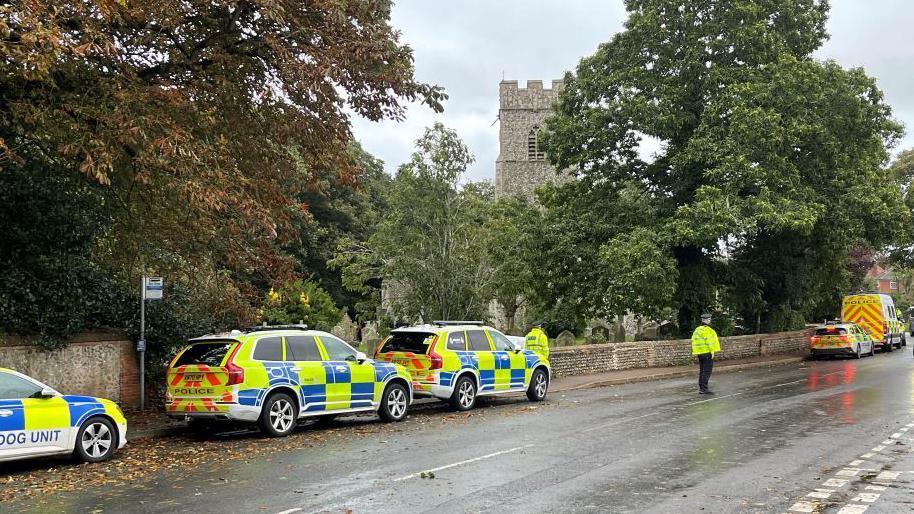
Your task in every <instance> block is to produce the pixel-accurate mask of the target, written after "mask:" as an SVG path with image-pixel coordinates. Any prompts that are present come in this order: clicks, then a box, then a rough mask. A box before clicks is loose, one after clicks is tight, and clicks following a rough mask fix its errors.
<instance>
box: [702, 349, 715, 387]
mask: <svg viewBox="0 0 914 514" xmlns="http://www.w3.org/2000/svg"><path fill="white" fill-rule="evenodd" d="M713 369H714V357H712V356H711V354H710V353H702V354H701V355H699V356H698V390H699V391H702V392H704V391H707V390H708V381H709V380H711V370H713Z"/></svg>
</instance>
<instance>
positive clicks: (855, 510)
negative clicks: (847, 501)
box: [838, 505, 870, 514]
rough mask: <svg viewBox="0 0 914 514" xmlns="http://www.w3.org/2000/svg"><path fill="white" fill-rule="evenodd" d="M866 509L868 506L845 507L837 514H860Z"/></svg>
mask: <svg viewBox="0 0 914 514" xmlns="http://www.w3.org/2000/svg"><path fill="white" fill-rule="evenodd" d="M868 508H870V506H869V505H845V506H844V507H842V508H841V510H839V511H838V514H862V513H863V512H866V509H868Z"/></svg>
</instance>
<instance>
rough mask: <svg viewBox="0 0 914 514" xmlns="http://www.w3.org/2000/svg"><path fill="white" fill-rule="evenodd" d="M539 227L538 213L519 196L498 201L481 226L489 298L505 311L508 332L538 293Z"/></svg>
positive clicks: (506, 330)
mask: <svg viewBox="0 0 914 514" xmlns="http://www.w3.org/2000/svg"><path fill="white" fill-rule="evenodd" d="M542 228H543V215H542V213H541V212H540V210H539V209H537V208H536V206H534V205H533V204H531V203H530V202H528V201H527V200H526V199H524V198H520V197H511V198H502V199H499V200H498V201H497V202H496V203H495V204H494V205H492V208H491V210H490V213H489V219H488V220H487V221H486V224H485V226H484V227H483V234H484V237H485V242H484V244H483V247H484V248H485V249H486V262H487V265H488V266H489V267H490V270H491V271H490V273H491V276H490V278H489V283H490V288H491V289H490V290H491V296H492V298H494V299H495V301H497V302H498V304H499V305H500V306H501V308H502V309H503V311H504V314H505V319H506V323H507V325H506V326H505V327H504V330H505V332H507V333H514V332H515V323H516V321H517V320H516V317H517V312H518V310H520V309H521V307H523V306H525V305H527V304H528V303H529V301H530V300H531V299H533V298H535V296H536V294H537V286H538V283H539V278H540V269H539V266H538V264H539V260H538V258H539V254H540V252H541V251H542V244H543V243H542Z"/></svg>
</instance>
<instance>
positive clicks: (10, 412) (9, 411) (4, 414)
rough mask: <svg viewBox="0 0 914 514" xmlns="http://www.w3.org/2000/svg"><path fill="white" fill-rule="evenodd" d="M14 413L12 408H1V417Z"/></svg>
mask: <svg viewBox="0 0 914 514" xmlns="http://www.w3.org/2000/svg"><path fill="white" fill-rule="evenodd" d="M12 415H13V411H11V410H6V409H4V410H0V418H8V417H10V416H12Z"/></svg>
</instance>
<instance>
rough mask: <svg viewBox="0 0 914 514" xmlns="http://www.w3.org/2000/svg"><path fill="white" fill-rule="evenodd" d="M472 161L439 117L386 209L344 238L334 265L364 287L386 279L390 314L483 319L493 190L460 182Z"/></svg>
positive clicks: (403, 171) (399, 176) (401, 175)
mask: <svg viewBox="0 0 914 514" xmlns="http://www.w3.org/2000/svg"><path fill="white" fill-rule="evenodd" d="M472 162H473V156H472V155H471V154H470V151H469V149H468V148H467V146H466V145H465V144H464V143H463V141H461V140H460V138H459V137H458V135H457V133H456V132H454V131H453V130H450V129H447V128H445V127H444V126H443V125H441V124H440V123H438V124H435V126H434V127H432V128H429V129H427V130H426V131H425V133H424V134H423V135H422V137H420V138H419V139H418V140H417V141H416V151H415V152H414V153H413V155H412V158H411V159H410V160H409V161H408V162H406V163H404V164H403V165H401V166H400V168H399V169H398V170H397V174H396V176H395V177H394V180H393V183H392V184H391V187H390V194H389V197H388V199H387V208H386V210H385V212H384V213H383V216H382V218H381V220H380V222H379V223H378V229H377V232H375V233H374V234H373V235H372V236H371V237H370V238H369V239H368V241H367V242H365V243H358V242H354V241H347V242H344V243H343V244H342V245H341V247H340V254H339V256H338V257H337V258H336V259H334V261H333V263H334V265H335V266H337V267H339V268H341V269H342V270H343V274H344V279H345V281H346V283H347V285H348V286H349V287H350V288H351V289H354V290H357V291H360V292H363V293H365V294H367V293H368V292H369V291H370V290H372V289H375V288H376V287H377V286H378V285H379V282H381V281H383V284H384V287H386V288H387V292H388V294H389V300H390V302H391V305H390V307H391V309H392V313H391V314H392V316H393V317H395V318H399V319H404V320H408V321H415V320H419V319H422V320H425V321H431V320H434V319H467V318H479V317H482V316H483V315H484V314H485V310H486V307H487V305H488V302H489V300H490V299H491V298H490V297H489V296H488V293H489V278H490V276H491V270H490V268H489V266H487V264H486V259H485V257H486V253H485V249H484V247H483V244H482V243H483V235H482V234H483V229H482V227H483V225H484V223H485V221H486V219H487V206H488V204H489V203H490V202H491V201H492V198H493V191H492V187H491V185H489V184H485V183H472V182H471V183H463V178H464V176H465V173H466V170H467V167H468V166H469V165H470V164H471V163H472Z"/></svg>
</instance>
